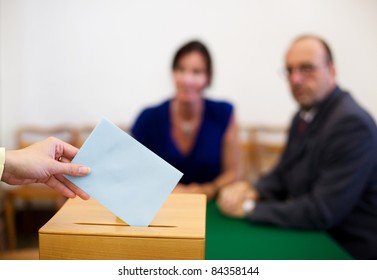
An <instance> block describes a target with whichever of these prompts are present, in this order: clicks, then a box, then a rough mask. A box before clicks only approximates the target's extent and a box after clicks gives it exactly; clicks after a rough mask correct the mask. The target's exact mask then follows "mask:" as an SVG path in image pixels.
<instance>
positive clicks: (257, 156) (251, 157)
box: [241, 125, 287, 180]
mask: <svg viewBox="0 0 377 280" xmlns="http://www.w3.org/2000/svg"><path fill="white" fill-rule="evenodd" d="M241 131H242V134H243V135H241V149H242V151H243V154H244V155H243V158H244V159H243V161H244V163H243V164H244V169H245V172H244V179H247V180H255V179H259V178H260V177H261V176H263V175H265V174H266V173H267V172H269V171H270V170H271V169H272V168H273V167H274V166H275V164H276V163H277V161H278V160H279V158H280V155H281V153H282V152H283V150H284V147H285V144H286V136H287V127H284V126H271V125H259V126H248V127H244V128H242V130H241Z"/></svg>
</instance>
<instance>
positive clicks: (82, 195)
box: [56, 175, 90, 200]
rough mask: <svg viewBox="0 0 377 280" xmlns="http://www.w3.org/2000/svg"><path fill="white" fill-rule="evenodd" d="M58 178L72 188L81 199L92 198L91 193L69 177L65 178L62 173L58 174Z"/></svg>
mask: <svg viewBox="0 0 377 280" xmlns="http://www.w3.org/2000/svg"><path fill="white" fill-rule="evenodd" d="M56 178H57V179H58V180H59V181H60V182H61V183H62V184H63V185H64V186H65V187H66V188H68V189H70V190H71V191H72V192H74V193H75V194H76V195H78V196H79V197H80V198H81V199H84V200H87V199H89V198H90V195H89V194H87V193H86V192H85V191H83V190H82V189H80V188H79V187H78V186H76V185H75V184H73V183H72V182H71V181H69V180H68V179H67V178H65V177H64V176H62V175H56Z"/></svg>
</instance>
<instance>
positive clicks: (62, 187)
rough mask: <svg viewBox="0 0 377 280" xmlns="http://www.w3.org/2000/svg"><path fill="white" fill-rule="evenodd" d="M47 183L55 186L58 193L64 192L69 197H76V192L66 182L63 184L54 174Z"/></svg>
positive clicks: (52, 186)
mask: <svg viewBox="0 0 377 280" xmlns="http://www.w3.org/2000/svg"><path fill="white" fill-rule="evenodd" d="M45 184H46V185H48V186H49V187H51V188H53V189H54V190H55V191H57V192H58V193H60V194H62V195H63V196H65V197H68V198H75V197H76V194H75V193H74V192H73V191H71V190H70V189H69V188H67V187H66V186H65V185H64V184H62V183H61V182H60V181H59V180H57V179H56V178H55V177H54V176H51V177H50V178H49V179H48V180H47V181H46V182H45Z"/></svg>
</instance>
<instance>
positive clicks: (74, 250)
mask: <svg viewBox="0 0 377 280" xmlns="http://www.w3.org/2000/svg"><path fill="white" fill-rule="evenodd" d="M205 217H206V196H205V195H201V194H171V195H170V196H169V197H168V199H167V200H166V202H165V203H164V205H163V206H162V208H161V209H160V211H159V212H158V213H157V215H156V216H155V218H154V219H153V221H152V223H151V224H150V226H148V227H134V226H128V225H127V224H125V223H124V222H123V221H121V220H120V219H119V218H117V217H116V216H115V215H114V214H113V213H111V212H110V211H109V210H107V209H106V208H105V207H104V206H102V205H100V204H99V203H98V202H97V201H95V200H94V199H90V200H87V201H84V200H81V199H80V198H75V199H70V200H68V201H67V202H66V203H65V204H64V205H63V207H62V208H61V209H60V210H59V211H58V212H57V213H56V214H55V216H54V217H52V218H51V220H50V221H48V222H47V223H46V224H45V225H44V226H43V227H42V228H41V229H40V230H39V257H40V259H79V260H88V259H97V260H99V259H110V260H120V259H133V260H141V259H147V260H153V259H158V260H164V259H165V260H166V259H168V260H179V259H204V256H205Z"/></svg>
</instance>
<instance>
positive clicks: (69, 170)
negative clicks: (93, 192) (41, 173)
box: [52, 158, 90, 177]
mask: <svg viewBox="0 0 377 280" xmlns="http://www.w3.org/2000/svg"><path fill="white" fill-rule="evenodd" d="M61 160H62V161H66V159H65V158H62V159H61ZM89 173H90V168H89V167H87V166H85V165H81V164H74V163H70V162H56V164H55V165H54V166H53V167H52V175H55V174H65V175H69V176H75V177H76V176H85V175H88V174H89Z"/></svg>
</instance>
